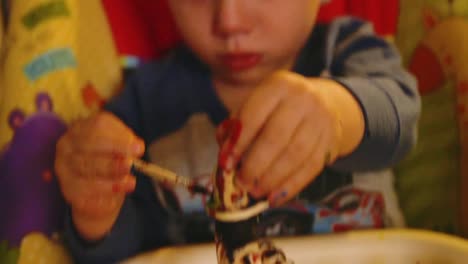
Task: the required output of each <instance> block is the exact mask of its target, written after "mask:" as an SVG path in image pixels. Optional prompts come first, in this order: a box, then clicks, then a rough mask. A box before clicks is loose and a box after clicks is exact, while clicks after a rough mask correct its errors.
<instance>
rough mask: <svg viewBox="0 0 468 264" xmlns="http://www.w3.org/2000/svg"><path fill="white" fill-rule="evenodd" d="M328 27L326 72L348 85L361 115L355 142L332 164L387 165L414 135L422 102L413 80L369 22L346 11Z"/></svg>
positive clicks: (348, 167) (405, 150)
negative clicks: (362, 130) (358, 137)
mask: <svg viewBox="0 0 468 264" xmlns="http://www.w3.org/2000/svg"><path fill="white" fill-rule="evenodd" d="M329 30H330V31H329V34H328V43H327V52H326V53H327V59H328V62H326V63H327V64H328V70H329V74H330V77H331V78H333V79H334V80H336V81H337V82H339V83H341V84H342V85H344V86H345V87H346V88H347V89H349V91H350V92H351V93H352V95H354V97H355V98H356V100H357V101H358V103H359V104H360V106H361V108H362V111H363V114H364V118H365V134H364V137H363V139H362V141H361V142H360V144H359V146H358V147H357V149H356V150H355V151H353V152H352V153H351V154H350V155H348V156H346V157H343V158H341V159H339V160H338V161H337V162H336V163H335V164H334V165H333V167H334V168H335V169H338V170H342V171H370V170H377V169H383V168H388V167H391V166H392V165H394V164H396V163H397V162H399V161H400V160H402V159H403V158H404V157H405V155H406V154H407V153H408V152H409V151H410V150H411V149H412V147H413V146H414V145H415V143H416V140H417V123H418V118H419V114H420V108H421V102H420V96H419V93H418V90H417V82H416V80H415V78H414V77H413V76H412V75H411V74H409V73H408V72H407V71H406V70H405V68H404V67H403V66H402V62H401V57H400V55H399V52H398V51H397V49H396V48H395V47H394V46H393V45H392V44H390V43H389V42H388V41H386V40H384V39H382V38H379V37H377V36H376V35H375V34H374V32H373V29H372V26H371V25H370V24H368V23H365V22H364V21H361V20H356V19H354V18H349V17H346V18H342V19H338V20H337V21H336V22H334V23H333V24H332V25H331V26H330V29H329ZM344 133H346V131H344Z"/></svg>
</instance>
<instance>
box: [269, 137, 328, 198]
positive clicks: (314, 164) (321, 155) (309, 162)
mask: <svg viewBox="0 0 468 264" xmlns="http://www.w3.org/2000/svg"><path fill="white" fill-rule="evenodd" d="M327 144H328V142H326V140H323V136H322V137H321V139H320V140H319V141H318V144H317V145H316V148H315V149H314V151H313V152H312V153H311V154H310V155H309V157H307V158H306V159H305V160H304V162H303V163H302V165H301V166H300V167H298V169H297V170H295V171H294V172H293V173H292V174H290V175H289V176H288V177H285V178H284V181H283V182H282V183H281V184H279V185H278V187H277V188H276V189H275V190H273V191H272V192H271V193H270V194H269V196H268V200H269V201H270V203H271V204H272V205H273V206H275V205H281V204H283V203H285V202H286V201H288V200H289V199H291V198H292V197H294V196H295V195H297V194H298V193H299V192H300V191H301V190H302V189H303V188H304V187H305V186H307V185H308V184H310V183H311V182H312V181H313V180H314V179H315V178H316V177H317V175H319V174H320V173H321V172H322V170H323V168H324V167H325V165H326V162H327V159H328V158H329V153H328V151H327V149H328V146H327Z"/></svg>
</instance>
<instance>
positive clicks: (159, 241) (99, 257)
mask: <svg viewBox="0 0 468 264" xmlns="http://www.w3.org/2000/svg"><path fill="white" fill-rule="evenodd" d="M135 86H137V85H136V84H135V82H134V81H133V79H132V81H131V82H129V83H128V84H127V86H126V88H125V89H124V90H123V93H122V94H121V95H119V96H117V97H116V98H114V100H113V101H112V102H110V103H109V104H108V105H107V106H106V110H108V111H110V112H112V113H113V114H114V115H116V116H117V117H119V118H120V119H122V120H123V121H124V122H125V125H126V126H129V127H130V128H131V129H132V130H133V131H137V132H139V131H140V129H141V125H139V121H140V118H141V117H140V113H139V107H138V104H137V97H138V96H137V95H136V94H135V93H136V88H135ZM108 115H109V114H108ZM100 120H101V122H100V123H101V129H102V128H104V129H105V130H109V133H110V135H112V133H119V135H116V136H121V134H122V132H121V131H117V130H115V129H110V127H109V125H106V123H105V122H104V121H103V120H104V117H103V118H101V119H100ZM106 128H107V129H106ZM90 130H93V129H90ZM111 137H112V136H111ZM115 165H117V164H114V167H115ZM134 180H135V181H136V187H135V189H134V191H133V192H132V193H131V194H129V195H127V196H126V197H122V198H123V199H125V200H124V201H123V205H122V206H121V208H119V210H118V212H117V213H118V216H116V218H115V215H113V216H112V217H113V218H112V220H111V221H112V222H111V223H110V224H109V223H108V221H107V220H106V218H107V217H106V216H105V215H104V218H103V217H102V216H100V217H97V218H84V217H81V216H77V215H76V214H75V215H73V214H72V213H71V210H70V213H69V214H68V215H67V218H66V221H65V232H64V236H65V239H66V244H67V246H68V247H69V249H70V251H71V253H72V255H73V257H74V259H75V260H76V261H77V263H116V262H118V261H120V260H122V259H125V258H128V257H130V256H133V255H135V254H137V253H139V252H141V251H143V250H145V249H148V248H156V247H158V246H162V245H164V244H167V236H166V232H165V230H164V229H165V228H164V227H165V226H166V221H167V219H166V214H165V211H164V210H163V208H162V207H161V205H160V204H159V203H158V201H155V199H154V193H153V185H152V183H151V182H150V180H149V179H147V178H146V177H143V176H139V175H136V179H134ZM71 207H72V208H73V206H71ZM109 229H110V230H109ZM86 230H90V231H91V233H92V234H91V236H90V235H87V233H89V232H90V231H86ZM103 230H104V232H106V230H109V231H108V232H107V233H105V234H103V233H102V232H103ZM84 232H85V233H84ZM89 239H91V240H89ZM96 239H97V241H96Z"/></svg>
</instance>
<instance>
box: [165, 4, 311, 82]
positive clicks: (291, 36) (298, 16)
mask: <svg viewBox="0 0 468 264" xmlns="http://www.w3.org/2000/svg"><path fill="white" fill-rule="evenodd" d="M169 5H170V7H171V10H172V12H173V15H174V19H175V21H176V23H177V25H178V27H179V30H180V32H181V34H182V37H183V38H184V40H185V42H186V44H187V45H188V46H189V47H190V48H191V49H192V50H193V51H194V52H195V54H197V55H198V57H200V58H201V59H202V60H203V61H204V62H205V63H207V64H208V65H209V66H210V68H211V70H212V71H213V77H214V79H216V80H219V81H223V82H228V83H231V84H240V85H249V84H255V83H258V82H259V81H261V80H262V79H263V78H264V77H266V76H267V75H268V74H270V73H272V72H273V71H275V70H278V69H287V68H290V67H291V66H292V65H293V63H294V61H295V58H296V56H297V53H298V52H299V50H300V49H301V47H302V46H303V45H304V43H305V41H306V39H307V37H308V36H309V34H310V32H311V30H312V28H313V25H314V23H315V19H316V15H317V11H318V9H319V5H320V0H169Z"/></svg>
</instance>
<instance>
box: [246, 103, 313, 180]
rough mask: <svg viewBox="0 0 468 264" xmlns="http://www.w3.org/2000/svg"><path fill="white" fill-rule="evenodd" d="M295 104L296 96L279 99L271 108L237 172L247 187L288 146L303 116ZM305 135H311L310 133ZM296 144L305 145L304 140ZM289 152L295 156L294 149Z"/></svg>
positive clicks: (271, 164) (257, 178) (282, 154)
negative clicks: (273, 107) (288, 98)
mask: <svg viewBox="0 0 468 264" xmlns="http://www.w3.org/2000/svg"><path fill="white" fill-rule="evenodd" d="M297 106H298V103H297V101H296V100H284V101H282V102H281V103H280V104H279V105H278V106H277V108H276V109H274V110H273V113H272V114H271V116H270V118H269V119H268V120H267V121H266V123H265V125H264V127H263V129H262V130H261V132H260V134H259V135H258V136H257V137H256V139H255V141H254V143H253V144H252V145H251V147H250V148H249V151H248V153H247V155H246V156H245V158H244V160H243V163H242V167H241V172H240V177H241V179H242V182H243V184H245V185H246V186H247V187H252V186H253V185H254V182H261V181H262V180H261V178H262V177H267V175H266V174H268V168H269V167H271V166H273V162H275V161H276V160H278V157H280V156H284V152H285V150H287V149H288V148H289V147H288V145H290V144H291V143H292V142H293V141H291V139H292V138H293V135H294V134H295V133H296V132H295V131H296V130H297V129H298V127H299V125H300V124H301V120H302V119H303V118H304V111H301V109H298V107H297ZM309 137H313V134H312V135H309ZM301 143H306V142H301ZM299 147H301V148H307V144H306V145H303V146H299ZM292 154H293V156H292V157H295V156H296V155H295V154H296V153H292ZM268 177H269V176H268Z"/></svg>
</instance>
